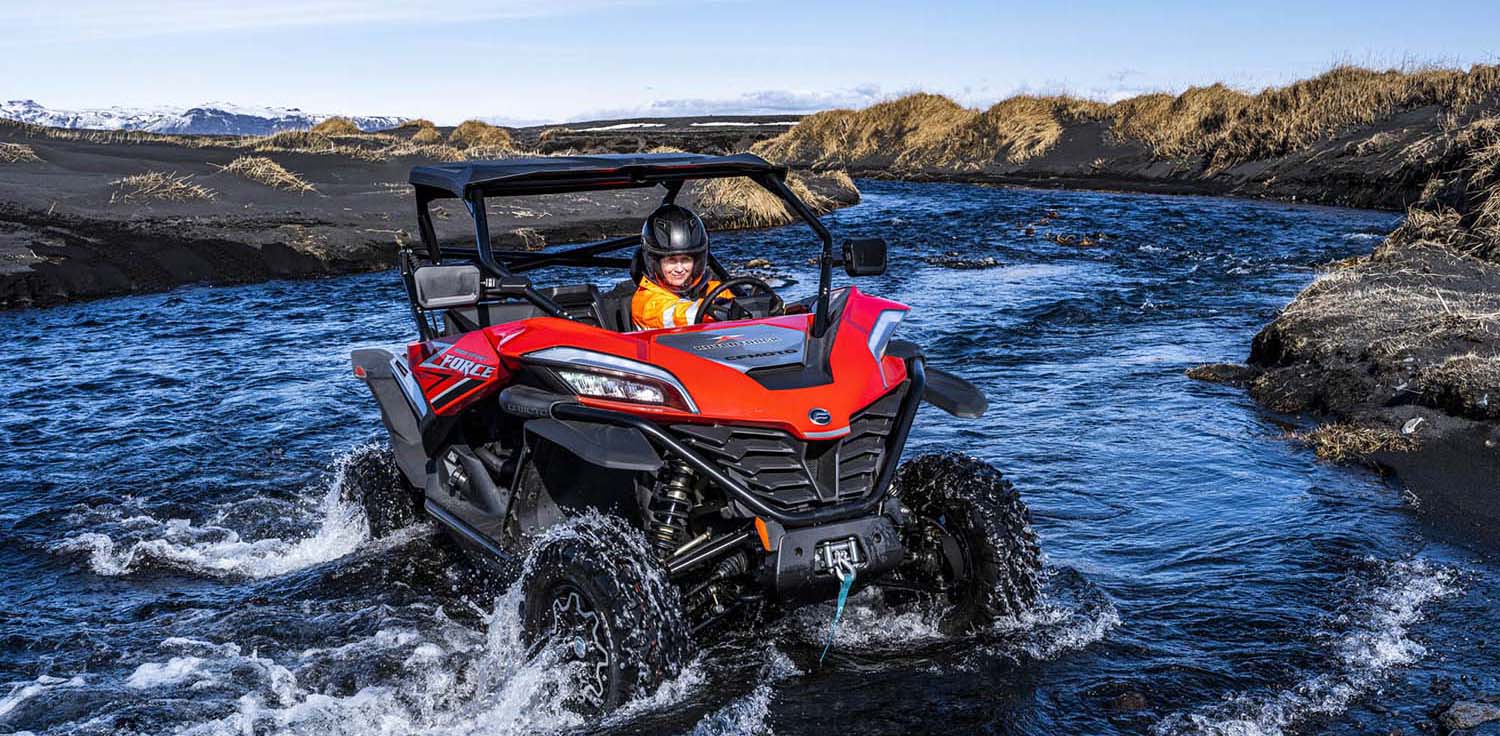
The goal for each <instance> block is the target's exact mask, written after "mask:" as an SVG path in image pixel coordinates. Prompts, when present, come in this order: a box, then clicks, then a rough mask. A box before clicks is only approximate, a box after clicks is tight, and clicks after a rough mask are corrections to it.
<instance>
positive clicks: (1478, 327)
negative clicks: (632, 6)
mask: <svg viewBox="0 0 1500 736" xmlns="http://www.w3.org/2000/svg"><path fill="white" fill-rule="evenodd" d="M1497 131H1500V67H1497V66H1475V67H1472V68H1471V69H1469V70H1467V71H1460V70H1443V69H1431V70H1418V71H1410V72H1406V71H1385V72H1377V71H1372V70H1367V69H1359V68H1354V67H1339V68H1336V69H1333V70H1331V71H1329V72H1327V73H1325V74H1322V75H1320V76H1318V77H1315V78H1313V79H1308V80H1303V81H1299V82H1295V83H1293V84H1290V85H1287V86H1285V87H1280V88H1272V89H1267V90H1265V91H1262V92H1260V93H1257V94H1246V93H1242V92H1239V91H1236V90H1232V89H1229V88H1226V87H1224V86H1222V85H1213V86H1210V87H1203V88H1194V89H1189V90H1188V91H1186V92H1184V93H1183V94H1181V95H1176V96H1173V95H1166V94H1148V95H1143V96H1139V97H1135V98H1131V99H1127V100H1123V101H1120V102H1117V103H1114V104H1104V103H1100V102H1095V101H1090V100H1081V99H1076V98H1071V97H1066V96H1052V97H1035V96H1021V97H1015V98H1011V99H1008V100H1004V101H1001V102H1000V103H998V104H996V105H994V106H992V107H990V108H988V109H986V110H971V109H967V108H964V107H962V106H960V105H958V104H956V103H954V102H953V101H951V100H948V99H947V98H944V97H941V96H938V95H931V94H920V93H919V94H913V95H908V96H906V97H903V98H900V99H897V100H892V101H889V102H886V103H882V104H879V105H874V106H872V107H869V108H866V109H863V110H858V111H852V110H834V111H829V112H824V113H818V114H816V115H811V116H808V117H807V118H805V119H804V120H803V121H802V122H801V123H799V124H798V125H797V126H796V127H795V128H793V129H792V130H790V131H788V132H787V133H786V134H785V135H782V136H779V137H777V138H775V139H771V140H769V141H765V142H762V143H759V144H757V145H756V146H755V148H754V150H756V151H757V152H760V153H762V154H763V155H767V156H771V157H775V158H777V159H779V160H783V161H786V162H788V163H789V164H791V165H794V166H802V167H810V168H814V169H816V168H819V167H830V168H832V167H836V168H839V169H843V170H847V171H849V172H850V173H852V174H854V175H856V176H867V177H889V178H900V179H908V180H919V181H923V180H939V181H965V182H978V183H992V184H1018V185H1025V186H1042V187H1066V188H1097V189H1113V190H1124V191H1146V192H1163V193H1186V194H1210V195H1227V196H1245V197H1263V198H1271V199H1278V200H1284V201H1292V202H1311V203H1318V204H1329V205H1341V206H1349V207H1364V208H1375V209H1390V210H1408V218H1407V220H1406V222H1405V223H1404V224H1403V225H1402V226H1401V227H1400V229H1398V230H1397V231H1396V232H1395V233H1394V234H1392V235H1391V237H1389V238H1388V239H1386V240H1385V242H1384V243H1383V244H1381V245H1380V246H1379V247H1378V248H1377V249H1376V251H1375V252H1374V253H1372V254H1370V255H1369V256H1365V257H1361V258H1356V259H1352V260H1351V261H1348V262H1344V263H1340V264H1334V265H1331V266H1330V269H1331V270H1330V271H1329V272H1328V273H1327V274H1326V275H1324V276H1323V277H1321V278H1319V279H1318V280H1317V281H1316V282H1315V283H1314V284H1312V285H1311V286H1309V287H1308V288H1307V289H1306V290H1305V291H1303V292H1302V293H1301V294H1300V295H1298V296H1297V298H1296V299H1295V300H1293V301H1292V303H1291V304H1289V305H1288V306H1287V307H1286V308H1285V310H1283V311H1282V313H1281V314H1280V315H1279V316H1277V317H1276V319H1275V320H1274V321H1273V322H1272V323H1271V324H1269V325H1268V326H1266V328H1265V329H1264V330H1262V331H1261V332H1260V334H1259V335H1257V337H1256V338H1255V340H1254V344H1253V346H1252V347H1251V349H1250V351H1249V356H1248V360H1247V363H1246V364H1245V365H1238V364H1235V365H1226V364H1219V365H1211V366H1204V367H1203V368H1200V369H1196V370H1194V371H1192V372H1191V373H1190V375H1193V376H1194V377H1196V378H1202V379H1205V380H1218V381H1223V382H1230V383H1236V384H1239V385H1244V386H1246V387H1248V388H1249V389H1250V393H1251V395H1252V396H1254V397H1255V398H1256V399H1257V400H1258V401H1259V402H1260V403H1262V404H1263V405H1264V406H1266V407H1267V408H1269V409H1271V410H1273V411H1276V412H1279V413H1284V414H1295V415H1305V416H1307V417H1309V418H1311V419H1314V420H1316V421H1318V422H1321V423H1322V425H1321V426H1319V427H1318V428H1317V429H1314V430H1311V431H1308V432H1304V433H1299V434H1298V435H1297V436H1298V437H1299V438H1301V439H1304V440H1306V441H1308V442H1309V443H1311V444H1312V445H1313V446H1314V447H1315V448H1316V449H1317V451H1318V453H1319V455H1320V456H1322V457H1325V458H1327V459H1330V460H1335V461H1357V462H1367V463H1371V464H1375V465H1377V466H1379V467H1382V468H1386V469H1389V470H1393V471H1395V472H1396V473H1397V475H1398V476H1399V477H1400V479H1401V481H1402V482H1403V484H1405V485H1406V486H1407V487H1408V488H1409V489H1411V490H1412V491H1413V492H1414V494H1415V495H1416V497H1417V499H1418V503H1419V505H1421V506H1422V507H1423V509H1424V510H1425V511H1428V512H1430V513H1432V514H1433V515H1434V516H1439V517H1442V518H1444V519H1446V520H1449V521H1456V522H1457V523H1459V524H1460V525H1462V526H1465V527H1470V528H1473V529H1475V530H1478V531H1480V533H1482V534H1483V535H1485V536H1488V537H1491V538H1493V539H1497V540H1500V197H1497V196H1496V191H1497V187H1500V143H1497V141H1500V134H1497ZM1084 237H1087V236H1084ZM1079 242H1082V241H1079ZM1226 247H1228V248H1236V247H1237V245H1236V244H1226ZM1224 357H1228V356H1224Z"/></svg>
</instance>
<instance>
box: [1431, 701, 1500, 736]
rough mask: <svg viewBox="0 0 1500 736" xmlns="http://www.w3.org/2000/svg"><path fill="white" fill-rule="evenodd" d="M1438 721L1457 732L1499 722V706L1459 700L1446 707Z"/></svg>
mask: <svg viewBox="0 0 1500 736" xmlns="http://www.w3.org/2000/svg"><path fill="white" fill-rule="evenodd" d="M1438 720H1439V721H1442V724H1443V725H1444V726H1446V727H1447V728H1449V729H1452V730H1455V731H1458V730H1462V729H1467V728H1474V727H1476V726H1480V725H1483V724H1485V723H1489V722H1491V721H1500V705H1495V704H1493V703H1481V702H1477V701H1473V700H1459V701H1456V702H1454V703H1453V705H1450V706H1448V710H1445V711H1443V714H1442V715H1441V716H1438Z"/></svg>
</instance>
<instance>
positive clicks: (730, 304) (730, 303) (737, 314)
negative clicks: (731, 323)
mask: <svg viewBox="0 0 1500 736" xmlns="http://www.w3.org/2000/svg"><path fill="white" fill-rule="evenodd" d="M725 293H732V294H734V295H735V296H736V297H751V296H754V295H755V294H757V293H762V294H765V295H766V296H767V297H769V299H768V300H767V302H766V312H765V314H756V313H755V312H754V311H752V310H751V307H750V306H749V305H745V304H741V303H740V300H739V299H729V300H726V301H724V302H723V303H722V304H723V306H724V307H725V308H726V309H727V310H728V315H727V317H726V319H729V320H736V319H759V318H761V317H771V316H775V315H780V314H785V313H786V312H785V310H784V309H783V306H784V304H783V302H782V301H781V297H779V296H776V292H775V290H773V289H772V288H771V285H770V284H767V283H766V282H764V281H761V280H760V279H758V278H755V277H754V276H737V277H735V278H732V279H729V280H728V281H725V282H723V283H721V284H719V285H718V286H715V287H714V288H712V289H709V291H708V293H707V294H705V295H704V296H703V308H702V309H700V310H698V315H697V316H696V317H694V318H693V324H695V325H701V324H703V319H704V317H707V316H709V311H710V308H711V307H714V306H717V305H715V304H714V300H715V299H718V298H719V297H720V296H721V295H723V294H725ZM716 319H717V318H716Z"/></svg>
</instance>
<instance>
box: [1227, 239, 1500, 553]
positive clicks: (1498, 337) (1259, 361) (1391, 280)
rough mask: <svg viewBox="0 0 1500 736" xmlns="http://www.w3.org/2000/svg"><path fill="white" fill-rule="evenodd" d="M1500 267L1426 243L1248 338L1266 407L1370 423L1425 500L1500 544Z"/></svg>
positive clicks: (1373, 259)
mask: <svg viewBox="0 0 1500 736" xmlns="http://www.w3.org/2000/svg"><path fill="white" fill-rule="evenodd" d="M1497 315H1500V264H1494V263H1490V262H1487V261H1483V260H1480V259H1477V258H1472V257H1468V256H1463V255H1459V254H1456V253H1453V252H1451V251H1448V250H1445V249H1440V248H1436V247H1432V246H1431V245H1430V244H1424V243H1413V244H1397V245H1389V246H1386V247H1382V248H1380V249H1379V250H1377V251H1376V252H1375V253H1374V254H1373V255H1371V256H1369V257H1367V258H1364V259H1361V261H1360V262H1358V263H1355V264H1351V265H1348V266H1346V267H1344V268H1342V269H1339V270H1335V271H1332V272H1330V273H1329V274H1327V275H1325V276H1324V277H1323V278H1321V279H1320V280H1319V281H1318V282H1317V283H1315V284H1314V285H1313V286H1311V287H1309V288H1308V289H1306V290H1305V291H1303V292H1302V294H1300V295H1298V297H1297V299H1296V300H1295V301H1293V302H1292V303H1291V304H1290V305H1288V306H1287V308H1286V309H1285V310H1284V311H1283V312H1282V313H1281V314H1280V315H1279V316H1277V318H1276V319H1275V320H1274V321H1273V322H1271V323H1270V324H1269V325H1267V326H1266V327H1265V328H1264V329H1263V330H1261V332H1260V333H1259V334H1258V335H1257V336H1256V338H1255V340H1254V342H1253V344H1252V347H1251V352H1250V359H1249V366H1248V368H1249V372H1250V375H1249V376H1235V378H1236V379H1238V380H1240V381H1243V382H1246V383H1248V385H1249V388H1250V393H1251V395H1252V396H1254V397H1255V398H1256V399H1257V400H1258V401H1260V402H1261V403H1262V404H1264V405H1265V406H1267V407H1268V408H1270V409H1272V410H1275V411H1280V412H1285V413H1306V414H1310V415H1313V416H1317V417H1332V418H1336V419H1337V420H1339V421H1340V422H1342V423H1344V424H1345V425H1348V426H1356V427H1362V428H1369V429H1371V430H1373V431H1374V432H1377V433H1379V434H1380V435H1381V436H1382V437H1383V438H1384V444H1385V445H1386V446H1384V447H1381V448H1380V449H1376V450H1374V451H1373V452H1370V453H1368V455H1367V457H1366V459H1367V460H1368V461H1369V462H1371V463H1373V464H1375V465H1377V466H1379V467H1383V468H1387V469H1390V470H1392V471H1394V472H1395V473H1396V474H1397V476H1398V477H1399V478H1400V479H1401V481H1402V483H1403V484H1404V485H1405V486H1406V487H1407V488H1408V489H1409V490H1410V491H1411V492H1412V493H1413V494H1414V495H1415V497H1416V499H1417V504H1418V506H1419V508H1420V509H1421V510H1422V511H1424V512H1426V513H1427V514H1428V515H1429V517H1431V518H1432V519H1434V520H1436V521H1438V522H1440V523H1442V524H1444V525H1445V526H1449V527H1456V528H1459V529H1461V530H1463V531H1464V532H1465V533H1467V534H1470V535H1473V536H1477V537H1479V538H1482V539H1484V540H1486V541H1488V542H1489V543H1492V544H1496V543H1500V423H1497V420H1500V357H1497V356H1500V351H1497V347H1500V319H1497Z"/></svg>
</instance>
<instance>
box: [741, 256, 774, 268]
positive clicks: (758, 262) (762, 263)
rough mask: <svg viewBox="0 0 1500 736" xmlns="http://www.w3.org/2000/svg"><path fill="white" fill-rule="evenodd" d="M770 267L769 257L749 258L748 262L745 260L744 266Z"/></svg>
mask: <svg viewBox="0 0 1500 736" xmlns="http://www.w3.org/2000/svg"><path fill="white" fill-rule="evenodd" d="M770 267H771V259H769V258H752V259H750V260H749V262H747V263H746V264H745V268H770Z"/></svg>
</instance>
